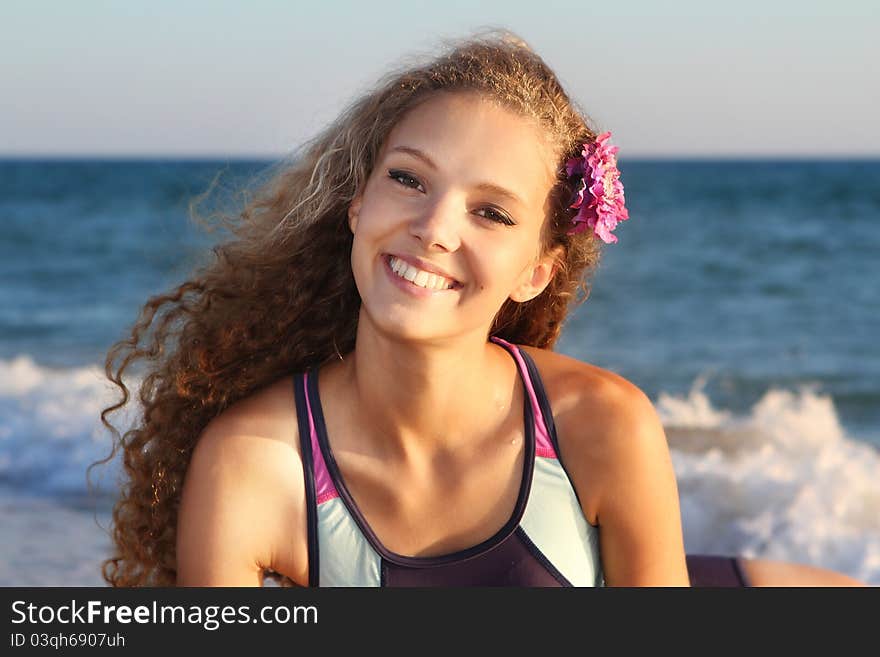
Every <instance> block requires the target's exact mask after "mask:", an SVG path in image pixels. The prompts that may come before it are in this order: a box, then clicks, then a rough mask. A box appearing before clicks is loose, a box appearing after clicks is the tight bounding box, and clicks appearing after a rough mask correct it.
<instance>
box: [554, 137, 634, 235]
mask: <svg viewBox="0 0 880 657" xmlns="http://www.w3.org/2000/svg"><path fill="white" fill-rule="evenodd" d="M610 137H611V133H610V132H604V133H602V134H601V135H599V136H598V137H597V138H596V141H595V142H593V143H590V144H584V145H583V146H584V148H583V150H582V151H581V156H580V157H573V158H571V159H570V160H568V162H567V163H566V165H565V171H566V173H567V174H568V177H569V178H571V177H573V176H577V177H578V178H579V180H578V181H577V192H576V193H575V199H574V202H573V203H572V204H571V205H570V206H569V207H570V208H579V211H578V213H577V214H576V215H575V216H574V217H573V218H572V220H571V223H572V224H573V225H572V227H571V228H570V229H569V230H568V234H569V235H576V234H578V233H580V232H583V231H585V230H587V229H588V228H589V229H590V230H592V231H593V232H594V233H595V234H596V235H597V236H598V237H600V238H601V239H602V241H603V242H605V243H606V244H613V243H615V242H616V241H617V237H616V236H615V235H613V234H612V232H611V231H613V230H614V229H615V228H616V227H617V224H618V222H621V221H626V220H627V219H629V212H627V209H626V205H625V199H624V196H623V183H622V182H620V171H619V170H618V169H617V158H616V157H615V155H616V154H617V151H618V148H617V146H611V145H610V144H609V143H608V140H609V138H610ZM587 190H589V192H590V193H589V196H588V195H587V194H586V191H587Z"/></svg>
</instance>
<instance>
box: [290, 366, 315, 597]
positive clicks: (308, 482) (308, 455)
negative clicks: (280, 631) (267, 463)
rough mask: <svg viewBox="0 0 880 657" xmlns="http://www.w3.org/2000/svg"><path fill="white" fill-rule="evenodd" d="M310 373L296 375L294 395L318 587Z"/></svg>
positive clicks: (311, 561)
mask: <svg viewBox="0 0 880 657" xmlns="http://www.w3.org/2000/svg"><path fill="white" fill-rule="evenodd" d="M307 378H308V373H307V372H303V373H301V374H294V376H293V395H294V399H295V400H296V418H297V425H298V426H299V445H300V451H301V453H302V465H303V478H304V480H305V489H306V523H307V531H308V544H309V552H308V557H309V586H318V585H319V584H318V572H319V570H318V504H317V496H316V493H315V469H314V467H313V465H312V464H313V459H312V432H311V428H310V422H309V410H308V407H307V405H306V381H307Z"/></svg>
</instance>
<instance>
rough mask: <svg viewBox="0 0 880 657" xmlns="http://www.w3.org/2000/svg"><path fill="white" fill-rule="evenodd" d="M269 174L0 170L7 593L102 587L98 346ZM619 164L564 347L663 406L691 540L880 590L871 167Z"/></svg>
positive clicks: (1, 580)
mask: <svg viewBox="0 0 880 657" xmlns="http://www.w3.org/2000/svg"><path fill="white" fill-rule="evenodd" d="M270 164H271V163H269V162H264V161H225V160H224V161H219V160H218V161H181V160H169V161H163V160H149V161H123V160H105V161H101V160H82V161H76V160H59V161H39V160H5V161H0V509H2V511H0V525H2V526H0V530H2V531H0V535H2V539H0V541H2V545H3V551H2V554H0V585H2V586H51V585H55V586H73V585H84V586H89V585H96V586H99V585H101V584H102V580H101V577H100V573H99V562H100V560H101V559H103V558H104V556H105V554H106V551H107V550H108V549H109V539H108V538H107V536H106V534H105V532H104V531H103V529H102V527H104V528H106V526H107V523H108V520H109V515H108V513H109V508H110V505H111V503H112V497H113V490H114V486H115V483H114V482H115V481H116V479H117V477H118V467H117V465H116V464H111V465H109V466H107V467H104V468H101V469H99V470H96V471H95V473H94V475H93V483H95V484H96V485H97V487H98V489H97V491H90V489H89V488H88V486H87V483H86V477H85V469H86V467H87V466H88V465H89V464H90V463H91V462H93V461H95V460H97V459H99V458H103V457H105V456H106V455H107V454H108V453H109V447H110V438H109V434H108V433H107V432H106V431H105V430H104V428H103V427H102V425H101V423H100V420H99V413H100V411H101V409H103V408H104V407H105V406H107V405H109V404H110V403H111V402H112V401H114V400H115V398H116V396H115V391H114V388H113V386H112V385H111V384H110V383H109V382H107V381H106V380H105V378H104V376H103V362H104V356H105V354H106V351H107V349H108V348H109V346H110V345H111V344H112V343H113V342H115V341H116V340H118V339H120V338H122V337H124V336H125V335H126V333H127V332H128V330H129V329H130V327H131V324H132V323H133V321H134V319H135V317H136V315H137V312H138V310H139V308H140V306H141V305H142V304H143V303H144V302H145V301H146V299H147V298H148V297H149V296H151V295H153V294H156V293H158V292H160V291H162V290H165V289H167V288H169V287H171V286H172V285H173V284H175V283H176V282H180V281H182V280H184V279H185V277H186V276H187V273H188V272H189V271H191V270H192V268H193V267H194V266H195V265H196V263H198V262H199V260H200V259H202V258H205V257H206V254H207V253H209V251H210V247H211V245H212V244H213V243H215V242H216V241H217V240H218V239H220V238H221V236H222V231H220V232H215V233H210V232H206V231H205V230H204V229H203V228H201V227H200V226H199V225H197V224H195V223H194V222H192V221H191V220H190V219H189V204H190V202H191V201H192V200H193V199H194V198H196V197H197V196H198V195H199V194H201V193H202V192H204V191H205V190H206V189H207V188H208V187H209V186H210V185H211V184H212V182H214V183H218V181H219V183H218V186H217V187H216V188H217V189H221V190H225V191H224V192H222V194H226V195H228V196H229V197H230V198H231V197H232V195H234V192H235V190H237V189H240V188H241V186H242V185H243V184H244V183H246V182H247V181H249V180H251V179H253V178H254V177H255V176H260V175H261V174H263V173H264V172H265V171H266V169H267V167H268V166H270ZM620 169H621V172H622V180H623V182H624V184H625V186H626V195H627V205H628V207H629V209H630V217H631V219H630V220H629V221H627V222H624V223H623V224H621V225H620V226H619V228H618V229H617V231H616V234H617V236H618V238H619V240H620V241H619V242H618V243H617V244H616V245H611V246H609V247H607V248H606V249H605V254H604V256H603V261H602V264H601V266H600V268H599V270H598V272H597V274H596V276H595V278H594V279H593V288H592V293H591V295H590V297H589V299H588V300H587V301H586V302H585V303H584V304H583V305H581V306H579V307H578V308H577V309H576V310H575V311H574V313H573V315H572V316H571V317H570V319H569V321H568V324H567V326H566V328H565V331H564V333H563V337H562V338H561V339H560V342H559V344H558V345H557V350H558V351H560V352H562V353H565V354H568V355H571V356H574V357H576V358H580V359H582V360H585V361H588V362H591V363H594V364H596V365H599V366H601V367H605V368H607V369H610V370H612V371H614V372H617V373H619V374H621V375H622V376H624V377H626V378H628V379H629V380H630V381H632V382H633V383H635V384H636V385H638V386H639V387H640V388H641V389H642V390H644V391H645V393H646V394H647V395H648V396H649V397H650V398H651V400H652V401H653V402H654V404H655V406H656V408H657V410H658V413H659V415H660V417H661V419H662V420H663V424H664V427H665V429H666V433H667V437H668V439H669V443H670V447H671V451H672V457H673V464H674V467H675V471H676V475H677V478H678V485H679V493H680V496H681V511H682V524H683V528H684V535H685V547H686V549H687V551H688V552H710V553H724V554H743V555H745V556H760V557H766V558H772V559H785V560H790V561H797V562H803V563H810V564H813V565H817V566H822V567H826V568H831V569H835V570H839V571H841V572H844V573H846V574H848V575H850V576H852V577H856V578H858V579H861V580H862V581H865V582H868V583H871V584H875V585H877V584H880V451H878V450H880V348H878V346H877V336H878V335H880V285H878V282H880V271H878V261H880V260H878V253H880V162H878V161H851V162H842V161H841V162H838V161H830V162H825V161H771V160H761V161H708V160H697V161H630V160H621V162H620ZM218 176H219V178H218ZM222 194H221V196H222Z"/></svg>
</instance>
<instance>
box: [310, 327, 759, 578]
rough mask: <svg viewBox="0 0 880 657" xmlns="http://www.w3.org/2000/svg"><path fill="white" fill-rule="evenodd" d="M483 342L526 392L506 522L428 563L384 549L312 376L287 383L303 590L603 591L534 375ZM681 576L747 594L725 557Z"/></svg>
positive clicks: (698, 562) (523, 357) (527, 363)
mask: <svg viewBox="0 0 880 657" xmlns="http://www.w3.org/2000/svg"><path fill="white" fill-rule="evenodd" d="M491 340H492V341H493V342H495V343H496V344H499V345H501V346H502V347H503V348H504V349H505V350H507V351H508V353H510V355H511V356H512V357H513V359H514V361H515V362H516V365H517V370H518V372H519V375H520V378H521V379H522V382H523V387H524V389H525V391H526V395H525V403H524V405H523V406H524V408H523V415H524V429H525V458H524V459H523V472H522V478H521V480H520V488H519V495H518V496H517V500H516V504H515V507H514V510H513V513H512V514H511V516H510V518H509V519H508V520H507V522H506V523H505V524H504V525H503V526H502V527H501V528H500V529H499V530H498V531H497V532H496V533H495V534H494V535H493V536H491V537H490V538H488V539H486V540H485V541H483V542H482V543H480V544H478V545H474V546H471V547H468V548H465V549H463V550H459V551H457V552H453V553H450V554H444V555H440V556H435V557H412V556H405V555H401V554H397V553H395V552H392V551H391V550H389V549H388V548H386V547H385V546H384V545H382V543H381V541H379V539H378V537H377V536H376V534H375V533H374V532H373V530H372V529H371V528H370V526H369V524H368V523H367V521H366V519H365V518H364V516H363V514H362V513H361V512H360V510H359V509H358V506H357V503H356V502H355V500H354V498H352V496H351V494H350V493H349V491H348V488H347V487H346V485H345V481H344V480H343V477H342V474H341V472H340V471H339V467H338V466H337V464H336V460H335V459H334V457H333V451H332V449H331V448H330V444H329V442H328V440H327V428H326V425H325V423H324V414H323V410H322V408H321V400H320V398H319V395H318V373H319V372H318V369H317V368H311V369H309V370H307V371H306V372H303V373H300V374H297V375H295V376H294V394H295V399H296V406H297V415H298V418H299V435H300V445H301V448H302V462H303V472H304V475H305V483H306V503H307V518H308V558H309V586H366V587H369V586H455V587H460V586H603V585H604V583H605V581H604V576H603V573H602V565H601V560H600V557H599V527H598V526H594V525H591V524H589V523H588V522H587V521H586V519H585V518H584V514H583V512H582V510H581V506H580V503H579V501H578V497H577V493H576V491H575V489H574V487H573V485H572V483H571V480H570V479H569V477H568V474H567V472H566V470H565V468H564V466H563V464H562V463H561V461H560V459H559V444H558V441H557V438H556V428H555V426H554V424H553V415H552V413H551V411H550V405H549V403H548V401H547V395H546V392H545V391H544V386H543V383H542V381H541V377H540V375H539V374H538V369H537V367H536V366H535V363H534V361H533V360H532V359H531V357H530V356H529V355H528V354H527V353H526V352H525V351H523V350H521V349H519V348H518V347H517V346H516V345H513V344H511V343H509V342H506V341H505V340H502V339H500V338H495V337H493V338H491ZM688 568H689V570H691V579H692V583H693V584H694V585H704V586H731V585H733V586H738V585H744V584H745V582H744V580H743V579H742V578H741V574H742V573H741V571H740V569H739V564H738V563H737V562H736V560H732V559H728V558H726V557H710V556H689V557H688ZM737 577H738V578H739V579H736V578H737ZM695 580H697V581H695Z"/></svg>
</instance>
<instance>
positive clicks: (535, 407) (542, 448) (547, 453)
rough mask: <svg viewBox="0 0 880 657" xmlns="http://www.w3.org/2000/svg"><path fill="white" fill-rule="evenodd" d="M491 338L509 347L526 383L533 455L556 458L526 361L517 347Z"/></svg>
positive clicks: (505, 341) (499, 339)
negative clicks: (530, 412)
mask: <svg viewBox="0 0 880 657" xmlns="http://www.w3.org/2000/svg"><path fill="white" fill-rule="evenodd" d="M491 339H492V340H493V341H495V342H498V343H501V344H505V345H507V346H508V347H510V350H511V351H512V353H513V359H514V360H515V361H516V365H517V367H518V368H519V371H520V373H521V374H522V379H523V381H524V382H525V385H526V392H527V393H528V395H529V400H530V402H531V404H532V413H534V415H535V455H536V456H543V457H544V458H551V459H555V458H557V456H556V450H555V449H553V441H552V440H550V432H549V431H548V429H547V423H546V422H545V421H544V414H543V413H541V405H540V404H539V403H538V395H537V394H536V393H535V387H534V386H533V385H532V379H531V377H530V376H529V370H528V368H527V367H526V362H525V360H523V357H522V354H521V353H520V350H519V347H518V346H516V345H515V344H511V343H510V342H508V341H507V340H503V339H501V338H499V337H496V336H492V338H491Z"/></svg>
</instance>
